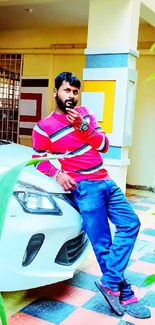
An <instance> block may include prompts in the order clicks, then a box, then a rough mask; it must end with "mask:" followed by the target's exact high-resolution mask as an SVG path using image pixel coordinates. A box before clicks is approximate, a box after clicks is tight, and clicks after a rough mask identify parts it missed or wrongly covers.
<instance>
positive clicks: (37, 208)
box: [13, 181, 62, 216]
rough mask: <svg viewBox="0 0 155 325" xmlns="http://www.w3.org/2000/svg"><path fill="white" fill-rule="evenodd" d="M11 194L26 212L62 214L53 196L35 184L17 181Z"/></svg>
mask: <svg viewBox="0 0 155 325" xmlns="http://www.w3.org/2000/svg"><path fill="white" fill-rule="evenodd" d="M13 195H14V197H15V198H16V199H17V200H18V202H19V203H20V205H21V206H22V208H23V210H24V211H25V212H27V213H33V214H52V215H59V216H61V215H62V211H61V210H60V208H59V206H58V205H57V203H56V202H55V200H54V198H53V196H52V195H51V194H49V193H48V192H46V191H44V190H43V189H41V188H39V187H37V186H33V185H31V184H28V183H25V182H21V181H18V182H17V184H16V185H15V188H14V192H13Z"/></svg>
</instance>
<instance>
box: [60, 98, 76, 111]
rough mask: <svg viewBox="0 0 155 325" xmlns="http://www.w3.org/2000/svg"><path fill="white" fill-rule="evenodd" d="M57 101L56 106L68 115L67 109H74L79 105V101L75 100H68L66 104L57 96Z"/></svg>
mask: <svg viewBox="0 0 155 325" xmlns="http://www.w3.org/2000/svg"><path fill="white" fill-rule="evenodd" d="M55 100H56V104H57V106H58V108H59V109H60V110H61V111H62V112H63V113H67V108H71V109H74V107H75V106H76V104H77V101H76V102H75V101H74V100H73V99H67V100H65V102H63V101H62V100H61V98H60V97H59V96H58V95H57V96H56V98H55Z"/></svg>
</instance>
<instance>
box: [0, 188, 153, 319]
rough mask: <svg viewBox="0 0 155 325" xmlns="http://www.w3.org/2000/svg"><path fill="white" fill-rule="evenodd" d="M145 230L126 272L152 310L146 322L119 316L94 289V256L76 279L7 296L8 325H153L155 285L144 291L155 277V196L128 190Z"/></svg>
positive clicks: (5, 296)
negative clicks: (147, 277)
mask: <svg viewBox="0 0 155 325" xmlns="http://www.w3.org/2000/svg"><path fill="white" fill-rule="evenodd" d="M127 197H128V199H129V200H130V203H131V204H132V206H133V208H134V209H135V211H136V212H137V214H138V215H139V218H140V220H141V223H142V226H141V231H140V233H139V236H138V239H137V242H136V245H135V249H134V251H133V254H132V256H131V259H130V263H129V265H128V269H127V271H126V277H127V279H128V280H129V281H130V282H131V283H132V284H133V288H134V290H135V292H136V295H137V296H138V297H139V298H142V297H143V300H145V302H146V305H147V306H148V307H149V308H150V309H151V312H152V317H151V318H150V319H147V320H138V319H134V318H132V317H130V316H128V315H126V314H125V315H124V316H123V317H119V316H116V314H115V313H114V312H113V311H112V310H111V309H110V307H109V306H108V304H107V303H106V301H105V300H104V298H103V297H102V295H101V294H100V293H98V292H97V289H96V287H95V285H94V280H95V279H96V278H98V276H100V274H101V272H100V269H99V267H98V265H97V263H96V260H95V257H94V254H93V253H92V252H91V253H90V255H89V256H88V258H87V259H86V260H85V262H84V264H83V265H82V266H81V268H80V270H78V272H77V273H76V274H75V276H74V278H73V279H71V280H69V281H66V282H63V283H58V284H55V285H51V286H47V287H43V288H38V289H35V290H29V291H22V292H14V293H7V294H6V293H5V294H4V295H3V296H4V301H5V306H6V310H7V314H8V317H9V325H48V324H49V325H50V324H53V325H95V324H97V325H103V324H105V325H107V324H109V325H125V324H126V325H129V324H130V325H139V324H140V325H143V324H147V325H151V324H154V320H155V285H152V286H151V287H149V288H148V287H147V288H146V287H143V286H142V283H143V281H144V279H145V278H146V276H147V275H150V274H152V273H155V252H154V251H155V216H153V215H152V212H155V194H153V193H149V192H142V191H133V190H128V192H127Z"/></svg>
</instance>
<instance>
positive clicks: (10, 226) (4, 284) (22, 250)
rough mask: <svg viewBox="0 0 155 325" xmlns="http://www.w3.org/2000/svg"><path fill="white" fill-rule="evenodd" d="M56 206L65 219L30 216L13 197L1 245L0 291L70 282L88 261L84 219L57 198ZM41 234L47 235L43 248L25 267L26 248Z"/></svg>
mask: <svg viewBox="0 0 155 325" xmlns="http://www.w3.org/2000/svg"><path fill="white" fill-rule="evenodd" d="M57 203H58V204H59V206H60V208H61V210H62V211H63V212H64V214H63V216H60V217H59V216H50V215H42V216H41V215H30V214H26V213H25V212H24V211H23V210H22V208H21V207H20V205H19V204H18V202H17V201H16V200H15V199H14V198H13V197H12V199H11V202H10V205H9V209H8V211H7V217H6V220H5V225H4V230H3V234H2V238H1V243H0V256H1V258H0V279H1V281H0V291H15V290H24V289H30V288H35V287H39V286H44V285H48V284H51V283H55V282H59V281H63V280H66V279H69V278H71V277H73V275H74V272H75V271H76V269H77V268H78V267H79V265H80V264H81V263H82V262H83V261H84V259H85V258H86V256H87V254H88V252H89V250H90V246H89V242H88V239H87V237H85V235H84V234H83V232H82V223H81V216H80V215H79V213H78V212H77V211H76V210H75V209H74V208H73V207H71V206H70V205H69V204H68V203H66V202H64V201H63V200H59V199H57ZM12 211H13V212H12ZM38 234H39V235H40V234H42V235H43V236H44V240H43V242H42V245H41V246H40V249H39V250H38V252H37V254H36V255H35V257H34V258H32V260H31V261H30V263H26V265H24V264H23V261H24V258H26V249H27V248H28V245H29V243H31V244H32V241H31V238H32V237H33V236H37V235H38ZM33 238H34V237H33ZM36 238H37V239H38V237H36ZM33 243H35V244H36V243H37V241H35V242H33ZM29 248H30V247H29ZM31 248H32V247H31ZM33 249H34V247H33ZM29 252H30V250H29ZM32 253H33V252H32ZM32 255H33V254H32Z"/></svg>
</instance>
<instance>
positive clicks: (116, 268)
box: [72, 180, 140, 300]
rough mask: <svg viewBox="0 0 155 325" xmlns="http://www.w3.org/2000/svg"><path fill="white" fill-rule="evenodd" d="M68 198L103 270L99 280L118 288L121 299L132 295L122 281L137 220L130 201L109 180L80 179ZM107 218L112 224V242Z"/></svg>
mask: <svg viewBox="0 0 155 325" xmlns="http://www.w3.org/2000/svg"><path fill="white" fill-rule="evenodd" d="M72 197H73V201H74V202H75V203H76V205H77V206H78V208H79V210H80V213H81V215H82V219H83V227H84V230H85V232H86V233H87V234H88V237H89V239H90V241H91V244H92V247H93V250H94V252H95V255H96V258H97V261H98V263H99V265H100V268H101V271H102V273H103V275H102V277H101V281H102V282H103V283H104V285H105V286H106V287H108V288H110V289H111V290H113V291H118V290H119V291H121V299H124V300H126V299H129V298H131V297H133V296H134V292H133V291H132V290H131V286H130V285H129V284H127V282H126V281H125V277H124V272H125V270H126V267H127V265H128V262H129V259H130V256H131V253H132V250H133V247H134V244H135V241H136V238H137V235H138V232H139V228H140V221H139V219H138V217H137V215H136V214H135V212H134V211H133V209H132V207H131V205H130V203H129V202H128V200H127V199H126V197H125V195H124V194H123V192H122V191H121V189H120V188H119V187H118V186H117V185H116V184H115V182H114V181H112V180H107V181H103V180H102V181H89V180H84V181H81V182H79V183H78V187H77V189H76V190H74V191H73V192H72ZM108 219H110V220H111V222H112V223H113V224H114V225H115V226H116V232H115V236H114V238H113V241H112V237H111V231H110V227H109V222H108Z"/></svg>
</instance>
